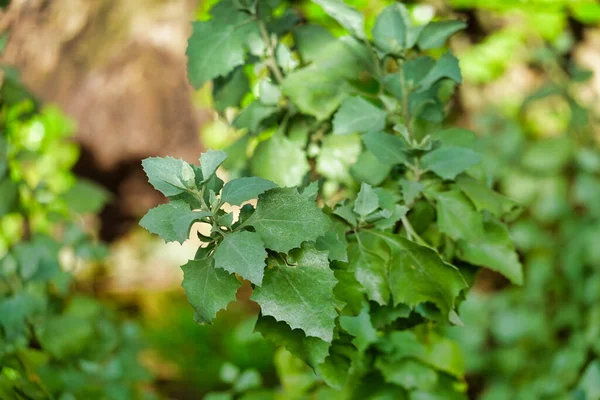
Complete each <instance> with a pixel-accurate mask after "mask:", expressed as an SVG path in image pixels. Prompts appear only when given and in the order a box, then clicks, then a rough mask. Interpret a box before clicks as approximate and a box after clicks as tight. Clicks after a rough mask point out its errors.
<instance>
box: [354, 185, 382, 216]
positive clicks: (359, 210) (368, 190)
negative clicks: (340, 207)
mask: <svg viewBox="0 0 600 400" xmlns="http://www.w3.org/2000/svg"><path fill="white" fill-rule="evenodd" d="M378 208H379V196H377V193H376V192H375V191H374V190H373V188H372V187H371V185H369V184H367V183H362V184H361V185H360V192H358V196H357V197H356V200H355V201H354V212H355V213H356V214H358V215H360V216H361V217H363V218H364V217H365V216H367V215H369V214H371V213H372V212H373V211H375V210H377V209H378Z"/></svg>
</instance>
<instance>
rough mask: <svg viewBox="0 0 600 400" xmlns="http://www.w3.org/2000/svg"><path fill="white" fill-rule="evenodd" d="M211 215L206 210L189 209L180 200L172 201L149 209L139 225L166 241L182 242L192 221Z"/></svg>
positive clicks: (186, 237) (188, 231) (186, 238)
mask: <svg viewBox="0 0 600 400" xmlns="http://www.w3.org/2000/svg"><path fill="white" fill-rule="evenodd" d="M211 215H212V214H211V213H210V212H208V211H191V210H190V208H189V206H188V205H187V204H185V203H183V202H181V201H172V202H171V203H169V204H161V205H160V206H158V207H156V208H153V209H151V210H149V211H148V212H147V213H146V215H144V218H142V220H141V221H140V226H141V227H142V228H145V229H146V230H148V231H149V232H150V233H154V234H155V235H158V236H160V237H161V238H163V239H164V240H165V242H167V243H168V242H179V243H181V244H183V242H185V241H186V240H188V239H189V237H190V230H191V229H192V225H193V224H194V222H197V221H200V219H202V218H204V217H208V216H211Z"/></svg>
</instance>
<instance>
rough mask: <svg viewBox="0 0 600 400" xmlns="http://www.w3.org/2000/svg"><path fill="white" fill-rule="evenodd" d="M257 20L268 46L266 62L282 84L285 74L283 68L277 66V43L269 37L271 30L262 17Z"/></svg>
mask: <svg viewBox="0 0 600 400" xmlns="http://www.w3.org/2000/svg"><path fill="white" fill-rule="evenodd" d="M257 22H258V28H259V30H260V36H261V37H262V39H263V41H264V42H265V45H266V46H267V57H268V58H267V61H266V64H267V66H268V67H269V69H270V70H271V72H273V76H275V80H276V81H277V83H278V84H281V82H283V74H282V73H281V70H280V69H279V67H278V66H277V60H275V43H273V42H272V41H271V38H270V37H269V32H268V31H267V27H266V26H265V23H264V22H263V21H262V20H260V19H257Z"/></svg>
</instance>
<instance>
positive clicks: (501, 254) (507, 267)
mask: <svg viewBox="0 0 600 400" xmlns="http://www.w3.org/2000/svg"><path fill="white" fill-rule="evenodd" d="M484 232H485V233H484V235H483V236H481V237H480V238H479V240H469V241H461V242H460V243H459V249H460V251H459V254H458V256H459V258H460V259H462V260H465V261H467V262H469V263H471V264H474V265H479V266H482V267H486V268H490V269H493V270H494V271H497V272H499V273H501V274H502V275H504V276H505V277H507V278H508V279H510V281H511V282H512V283H514V284H516V285H522V284H523V267H522V265H521V263H520V262H519V257H518V255H517V252H516V251H515V248H514V244H513V242H512V240H511V239H510V235H509V233H508V229H507V228H506V226H505V225H504V224H502V223H501V222H498V221H496V220H494V219H491V218H490V219H489V220H487V221H485V222H484Z"/></svg>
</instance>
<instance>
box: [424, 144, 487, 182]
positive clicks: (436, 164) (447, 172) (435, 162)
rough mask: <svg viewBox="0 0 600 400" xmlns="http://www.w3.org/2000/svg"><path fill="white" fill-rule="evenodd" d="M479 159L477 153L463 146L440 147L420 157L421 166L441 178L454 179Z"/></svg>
mask: <svg viewBox="0 0 600 400" xmlns="http://www.w3.org/2000/svg"><path fill="white" fill-rule="evenodd" d="M480 161H481V158H480V157H479V154H477V153H476V152H474V151H473V150H471V149H465V148H463V147H440V148H438V149H435V150H433V151H431V152H429V153H427V154H425V155H424V156H423V157H422V158H421V168H423V169H425V170H429V171H433V172H434V173H435V174H436V175H438V176H439V177H441V178H443V179H454V178H456V175H458V174H460V173H461V172H464V171H466V170H467V169H469V168H471V167H472V166H473V165H476V164H478V163H479V162H480Z"/></svg>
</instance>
